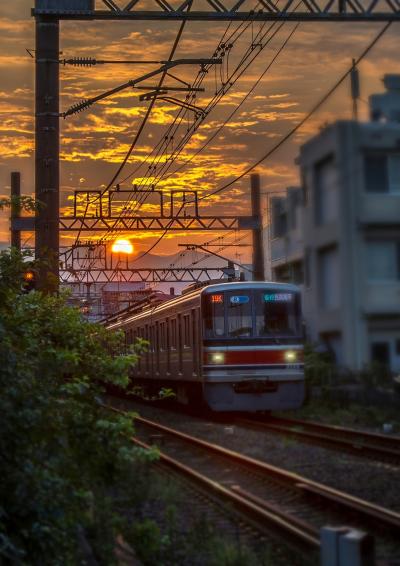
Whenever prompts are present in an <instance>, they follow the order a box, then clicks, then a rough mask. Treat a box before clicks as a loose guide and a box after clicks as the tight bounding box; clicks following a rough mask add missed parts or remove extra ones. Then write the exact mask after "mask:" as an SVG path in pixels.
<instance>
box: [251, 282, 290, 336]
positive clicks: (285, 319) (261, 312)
mask: <svg viewBox="0 0 400 566" xmlns="http://www.w3.org/2000/svg"><path fill="white" fill-rule="evenodd" d="M256 332H257V336H269V335H271V334H275V335H279V336H297V335H299V334H300V305H299V297H298V296H297V294H296V293H290V292H277V291H268V292H265V291H263V292H257V299H256Z"/></svg>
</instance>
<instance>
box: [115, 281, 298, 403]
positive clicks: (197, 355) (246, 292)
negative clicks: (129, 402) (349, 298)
mask: <svg viewBox="0 0 400 566" xmlns="http://www.w3.org/2000/svg"><path fill="white" fill-rule="evenodd" d="M106 326H107V328H108V329H109V330H117V329H122V330H123V331H124V333H125V338H126V343H127V344H131V343H133V342H134V341H135V340H136V338H137V337H141V338H144V339H146V340H147V341H148V342H149V348H148V351H147V352H146V353H145V354H143V355H142V357H141V359H140V362H139V364H138V365H137V366H136V367H135V368H134V369H133V372H132V378H133V383H134V384H135V385H138V386H141V387H142V388H143V389H144V391H145V392H147V393H148V394H157V393H158V392H159V391H160V389H161V388H162V387H167V388H171V389H172V390H173V391H174V392H175V394H176V396H177V399H178V401H180V402H182V403H189V404H192V403H193V404H196V403H199V402H205V403H206V404H207V405H208V406H209V407H210V408H211V409H212V410H214V411H253V412H255V411H271V410H283V409H293V408H297V407H299V406H300V405H301V404H302V402H303V400H304V371H303V345H302V328H301V311H300V296H299V290H298V288H297V287H295V286H294V285H287V284H282V283H267V282H265V283H264V282H234V283H220V284H215V285H208V286H205V287H202V288H199V289H195V290H193V291H189V292H187V293H185V294H182V295H181V296H178V297H176V298H173V299H171V300H168V301H166V302H164V303H161V304H159V305H158V306H156V307H152V308H145V309H144V310H143V311H141V312H136V313H135V314H132V315H129V314H128V315H127V316H126V317H125V318H124V319H120V320H118V319H117V320H116V321H110V322H109V323H108V324H107V325H106Z"/></svg>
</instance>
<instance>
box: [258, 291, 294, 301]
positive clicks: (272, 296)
mask: <svg viewBox="0 0 400 566" xmlns="http://www.w3.org/2000/svg"><path fill="white" fill-rule="evenodd" d="M293 297H294V295H293V293H266V294H265V295H264V301H265V302H266V303H290V302H291V301H293Z"/></svg>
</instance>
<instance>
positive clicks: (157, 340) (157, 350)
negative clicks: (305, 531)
mask: <svg viewBox="0 0 400 566" xmlns="http://www.w3.org/2000/svg"><path fill="white" fill-rule="evenodd" d="M154 348H155V352H154V356H155V362H156V375H157V376H159V375H160V323H159V322H158V321H157V322H156V327H155V340H154Z"/></svg>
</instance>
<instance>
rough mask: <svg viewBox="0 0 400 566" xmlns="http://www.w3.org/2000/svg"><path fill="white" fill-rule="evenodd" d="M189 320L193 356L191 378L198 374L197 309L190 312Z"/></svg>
mask: <svg viewBox="0 0 400 566" xmlns="http://www.w3.org/2000/svg"><path fill="white" fill-rule="evenodd" d="M191 319H192V344H191V346H192V354H193V369H192V375H193V377H197V376H198V375H199V372H198V364H199V350H198V343H199V333H198V328H197V327H198V324H197V309H192V310H191Z"/></svg>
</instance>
